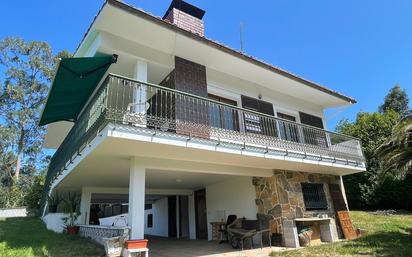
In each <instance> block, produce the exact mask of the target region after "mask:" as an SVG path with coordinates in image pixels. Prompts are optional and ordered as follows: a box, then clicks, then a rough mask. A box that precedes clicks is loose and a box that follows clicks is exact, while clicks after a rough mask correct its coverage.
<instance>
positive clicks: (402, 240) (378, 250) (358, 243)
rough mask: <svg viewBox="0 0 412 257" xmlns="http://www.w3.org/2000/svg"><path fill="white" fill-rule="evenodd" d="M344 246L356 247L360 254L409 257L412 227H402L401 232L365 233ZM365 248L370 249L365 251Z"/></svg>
mask: <svg viewBox="0 0 412 257" xmlns="http://www.w3.org/2000/svg"><path fill="white" fill-rule="evenodd" d="M343 248H351V249H354V252H355V253H356V254H357V255H359V256H361V255H367V256H370V255H373V256H375V255H376V256H382V257H389V256H391V257H393V256H396V257H401V256H405V257H406V256H408V257H409V256H412V229H411V228H400V231H399V232H378V233H374V234H370V235H365V236H364V237H361V238H359V239H357V240H354V241H353V242H352V243H349V244H345V245H343ZM357 248H358V250H356V249H357ZM365 248H367V249H370V250H369V251H368V252H365V251H364V249H365Z"/></svg>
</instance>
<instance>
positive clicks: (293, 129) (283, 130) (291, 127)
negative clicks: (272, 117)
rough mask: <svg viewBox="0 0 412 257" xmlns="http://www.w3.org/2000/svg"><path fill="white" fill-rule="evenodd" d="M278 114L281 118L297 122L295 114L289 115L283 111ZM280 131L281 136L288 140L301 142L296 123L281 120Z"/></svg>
mask: <svg viewBox="0 0 412 257" xmlns="http://www.w3.org/2000/svg"><path fill="white" fill-rule="evenodd" d="M277 115H278V117H279V118H281V119H284V120H289V121H293V122H296V118H295V117H294V116H291V115H287V114H284V113H281V112H278V113H277ZM279 132H280V138H282V139H285V140H288V141H294V142H299V130H298V126H297V125H296V124H293V123H289V122H287V121H282V120H279Z"/></svg>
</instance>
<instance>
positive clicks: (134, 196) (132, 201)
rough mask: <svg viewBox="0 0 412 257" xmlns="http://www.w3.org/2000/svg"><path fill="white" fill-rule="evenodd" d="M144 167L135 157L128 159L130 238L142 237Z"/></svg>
mask: <svg viewBox="0 0 412 257" xmlns="http://www.w3.org/2000/svg"><path fill="white" fill-rule="evenodd" d="M145 179H146V168H145V167H143V166H141V165H139V163H138V162H137V160H136V159H135V158H132V159H131V161H130V179H129V217H128V218H129V227H131V235H130V239H143V238H144V217H145V216H144V203H145Z"/></svg>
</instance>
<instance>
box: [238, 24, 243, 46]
mask: <svg viewBox="0 0 412 257" xmlns="http://www.w3.org/2000/svg"><path fill="white" fill-rule="evenodd" d="M239 32H240V52H241V53H243V22H240V28H239Z"/></svg>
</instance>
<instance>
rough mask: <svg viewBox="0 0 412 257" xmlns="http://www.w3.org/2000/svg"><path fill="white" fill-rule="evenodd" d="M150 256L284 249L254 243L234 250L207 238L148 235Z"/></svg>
mask: <svg viewBox="0 0 412 257" xmlns="http://www.w3.org/2000/svg"><path fill="white" fill-rule="evenodd" d="M148 239H149V249H150V256H151V257H186V256H191V257H192V256H193V257H206V256H210V257H218V256H219V257H239V256H242V257H263V256H265V257H266V256H269V254H270V253H271V252H272V251H284V250H287V248H284V247H264V248H260V246H258V245H255V247H254V249H249V250H243V251H241V250H236V249H233V248H232V247H231V246H230V245H229V244H218V243H217V242H213V241H207V240H187V239H173V238H162V237H152V236H149V237H148Z"/></svg>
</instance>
